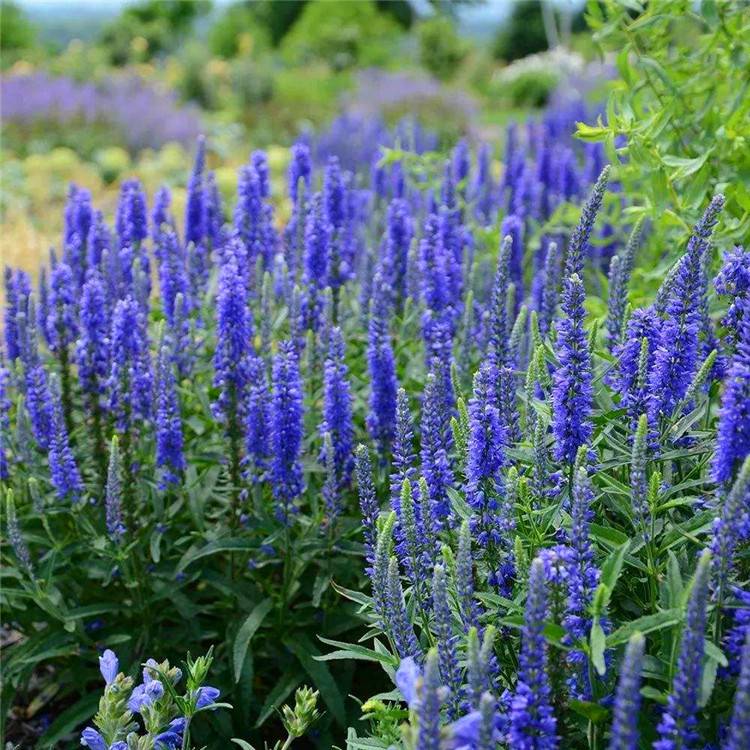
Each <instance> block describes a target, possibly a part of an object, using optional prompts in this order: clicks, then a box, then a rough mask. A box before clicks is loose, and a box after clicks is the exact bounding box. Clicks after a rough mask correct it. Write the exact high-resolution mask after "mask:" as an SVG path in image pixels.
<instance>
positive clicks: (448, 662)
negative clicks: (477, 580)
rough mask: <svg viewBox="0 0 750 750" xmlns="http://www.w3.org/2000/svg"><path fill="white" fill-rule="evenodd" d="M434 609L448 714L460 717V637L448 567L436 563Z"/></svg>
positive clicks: (452, 716)
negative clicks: (455, 631)
mask: <svg viewBox="0 0 750 750" xmlns="http://www.w3.org/2000/svg"><path fill="white" fill-rule="evenodd" d="M432 612H433V618H434V630H435V638H436V640H437V649H438V661H439V664H440V679H441V682H442V683H443V685H445V686H446V687H447V688H448V689H449V690H450V695H449V697H448V717H449V718H450V719H451V720H454V719H457V718H458V713H459V708H460V704H461V669H460V668H459V664H458V653H457V650H456V641H457V637H456V636H455V635H454V634H453V613H452V612H451V608H450V604H449V601H448V585H447V581H446V575H445V568H444V567H443V566H442V565H436V566H435V570H434V572H433V577H432Z"/></svg>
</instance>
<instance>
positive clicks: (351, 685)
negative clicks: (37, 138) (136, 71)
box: [0, 102, 750, 750]
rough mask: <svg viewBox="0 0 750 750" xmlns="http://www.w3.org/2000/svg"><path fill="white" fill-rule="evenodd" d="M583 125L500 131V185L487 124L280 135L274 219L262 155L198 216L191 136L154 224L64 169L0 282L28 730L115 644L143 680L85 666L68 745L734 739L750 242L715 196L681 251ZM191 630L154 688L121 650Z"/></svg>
mask: <svg viewBox="0 0 750 750" xmlns="http://www.w3.org/2000/svg"><path fill="white" fill-rule="evenodd" d="M584 116H585V109H584V106H583V104H581V103H580V102H579V103H574V104H572V105H570V106H564V107H563V106H559V107H557V108H556V109H555V110H553V111H549V112H546V113H545V114H544V115H543V116H541V117H540V118H539V119H536V120H532V121H529V122H528V123H526V124H525V125H524V126H519V125H513V126H511V127H510V128H509V130H508V133H507V136H506V144H505V152H504V154H503V155H502V170H501V177H500V180H498V179H497V177H498V171H497V169H496V168H495V167H496V166H497V165H496V164H495V163H494V162H495V157H496V156H499V155H494V154H493V153H492V149H491V147H490V145H487V144H485V145H481V146H479V147H478V148H477V150H476V153H474V151H473V150H472V148H471V147H470V145H469V144H468V143H467V142H464V141H461V142H459V143H458V144H457V145H456V147H455V148H454V149H453V151H452V152H451V153H450V154H448V155H447V158H446V154H440V153H436V152H429V153H421V154H420V153H417V152H416V151H414V150H410V149H408V148H398V149H392V148H388V147H387V146H385V145H382V146H381V148H380V149H378V153H379V157H378V158H377V159H376V160H373V154H372V151H369V152H368V153H367V155H366V157H365V158H362V159H357V158H356V157H355V156H352V157H351V159H352V163H351V164H347V165H346V166H344V165H342V163H341V162H340V161H339V160H338V159H337V158H336V157H331V158H329V159H327V160H326V162H325V164H324V166H323V168H322V169H318V168H316V167H315V166H314V163H315V160H314V159H313V155H312V154H311V150H310V148H309V146H308V145H307V144H306V143H305V142H304V141H300V142H298V143H297V144H295V145H294V146H293V147H292V149H291V152H290V160H289V169H288V175H287V180H286V185H285V187H284V188H283V194H284V200H285V201H288V203H289V205H290V209H291V210H290V212H289V219H288V221H287V222H286V223H285V224H284V225H281V224H280V223H279V221H278V220H277V218H276V212H275V209H276V206H277V201H278V200H279V193H280V192H282V191H281V190H280V185H279V181H280V180H279V178H280V176H279V175H276V174H273V173H272V171H271V170H270V168H269V163H268V160H267V158H266V155H265V154H264V153H263V152H261V151H256V152H254V153H252V154H251V156H250V158H249V160H248V163H247V164H246V165H245V166H243V167H242V168H241V169H240V171H239V174H238V183H237V195H236V198H235V199H234V201H233V203H232V205H231V206H226V205H225V201H224V197H223V196H222V195H221V194H220V193H219V191H218V189H217V185H216V180H215V178H214V175H213V172H212V171H211V169H210V166H211V163H212V159H213V154H211V153H210V150H209V148H208V146H207V144H206V143H205V142H204V141H203V140H202V139H200V140H199V141H198V147H197V153H196V158H195V162H194V165H193V168H192V170H191V171H190V174H189V176H188V188H187V200H186V209H185V216H184V220H182V221H179V220H178V218H177V217H176V216H175V215H174V213H173V211H172V208H171V196H170V192H169V190H168V189H167V188H162V189H161V190H159V191H158V192H157V194H156V195H155V196H153V197H152V198H151V199H149V197H148V196H146V194H145V193H144V191H143V189H142V187H141V185H140V184H139V183H138V182H137V181H134V180H127V181H125V182H124V183H123V185H122V187H121V191H120V197H119V202H118V205H117V209H116V211H115V215H114V217H113V218H114V221H113V223H112V224H111V225H110V223H109V222H108V220H107V218H106V217H105V216H104V215H103V214H101V213H100V212H99V211H97V210H96V209H95V208H94V206H93V205H92V199H91V196H90V194H89V193H88V192H87V190H86V189H85V188H83V187H75V186H73V187H71V190H70V194H69V199H68V202H67V206H66V209H65V229H64V235H63V237H62V242H61V246H60V248H58V249H56V250H54V251H53V252H52V253H51V257H50V262H49V266H48V267H47V268H46V269H45V271H44V273H40V274H39V275H38V277H37V279H36V280H35V281H32V279H31V278H30V277H29V275H27V274H26V273H25V272H23V271H21V270H17V269H7V270H6V272H5V288H6V295H5V298H6V308H5V313H4V327H3V330H4V350H3V359H2V367H0V427H2V432H0V480H1V481H2V483H3V484H2V486H3V494H4V496H5V502H4V506H5V507H6V508H7V511H6V516H5V521H6V523H5V530H6V535H5V537H4V541H5V542H7V543H4V544H3V547H2V554H3V558H4V561H6V562H7V563H8V565H7V574H6V585H4V586H3V590H2V594H1V595H2V597H3V600H2V601H3V605H4V606H5V608H6V611H7V612H9V616H8V621H9V622H10V623H12V627H13V630H14V631H15V632H16V633H17V634H18V637H17V639H16V641H15V643H14V644H13V645H12V646H11V647H10V648H9V649H8V654H7V658H6V661H5V663H4V677H5V682H6V684H7V685H8V686H9V687H8V689H9V691H10V692H9V695H10V698H9V700H11V701H15V702H16V703H19V704H21V705H23V703H24V702H26V701H28V699H29V695H30V693H32V692H33V691H34V687H33V686H34V685H36V684H38V682H37V681H36V680H37V678H39V677H40V675H42V674H44V672H43V670H42V667H49V668H51V669H52V670H54V674H55V679H56V683H57V684H58V685H59V688H58V691H59V695H58V696H57V697H58V698H60V699H62V700H63V701H64V704H65V705H66V708H65V709H64V710H61V711H60V712H59V715H58V716H56V718H55V720H54V721H53V722H52V723H51V725H50V726H49V728H48V729H47V730H46V733H45V734H44V736H43V737H41V738H40V746H45V747H46V746H52V745H54V744H55V743H56V742H60V741H63V740H64V738H66V737H68V736H69V735H70V733H71V732H72V731H73V730H75V729H76V728H77V727H78V726H79V723H80V721H81V719H82V718H86V717H88V716H90V715H91V714H92V713H93V712H94V706H93V704H92V702H91V696H90V695H88V694H87V692H86V689H85V686H86V684H87V682H88V681H89V680H90V678H91V676H92V673H93V671H94V669H95V665H96V657H97V655H98V654H99V652H100V651H102V650H103V649H105V648H115V647H116V648H117V650H118V653H119V655H120V657H121V658H122V659H123V663H125V662H127V663H129V664H145V666H144V670H145V671H144V673H143V681H142V682H141V683H140V684H139V685H137V686H134V685H133V683H132V681H130V678H128V677H124V676H118V666H117V664H116V663H115V657H114V654H113V653H112V652H110V651H106V652H105V655H104V656H102V660H103V661H102V674H103V675H104V678H105V682H106V684H107V686H106V688H105V694H104V697H103V698H102V702H101V704H100V711H99V713H98V714H97V716H96V719H95V720H94V725H93V726H89V727H87V728H86V729H85V730H84V734H83V739H84V740H85V742H86V743H88V746H89V747H95V748H97V749H98V748H101V747H105V748H110V749H111V748H112V747H114V748H116V750H122V747H123V745H122V744H118V743H127V744H126V745H125V747H127V748H129V750H132V748H133V747H137V748H139V749H140V748H144V747H151V746H153V747H155V748H156V747H158V746H159V744H158V743H161V744H162V745H165V746H166V747H170V746H171V745H169V743H170V742H178V743H179V742H181V747H185V748H186V747H189V746H190V743H191V742H192V743H194V744H195V745H196V746H201V745H206V746H208V747H213V746H219V745H221V743H224V744H227V743H228V742H229V740H231V739H232V738H233V737H236V736H240V735H242V736H246V735H247V732H248V731H250V730H249V728H250V727H252V731H253V732H254V733H253V735H252V737H251V738H250V739H251V741H253V742H255V743H256V744H258V743H260V744H262V743H263V742H265V743H267V744H269V745H273V744H274V743H276V742H277V741H278V742H279V743H281V744H280V745H279V747H282V748H286V747H288V745H289V743H291V742H292V741H293V740H294V739H295V738H297V737H299V736H301V735H302V734H304V733H305V732H306V731H307V730H308V729H309V728H310V726H311V725H312V723H313V722H314V721H315V737H314V741H315V742H316V744H317V745H318V746H320V747H325V748H328V747H333V746H336V745H341V744H342V740H341V737H342V736H344V733H345V732H346V727H349V731H348V734H347V739H346V742H347V744H348V747H350V748H373V747H383V748H385V747H390V746H394V747H397V748H398V747H401V748H404V749H409V750H411V749H412V748H415V749H419V750H432V749H435V750H437V749H438V748H465V749H466V750H472V749H473V750H480V749H481V750H484V749H485V748H497V747H504V746H505V747H512V748H555V747H590V748H601V747H604V746H605V745H606V744H607V743H608V744H609V745H610V746H611V747H614V748H634V747H638V746H639V743H640V745H641V746H644V747H645V746H649V745H651V744H653V743H656V744H655V746H656V747H658V748H660V750H666V749H667V748H690V747H698V746H700V747H703V746H706V745H708V746H713V747H720V746H723V745H722V743H725V742H734V743H735V746H737V747H741V746H743V742H744V741H745V739H744V738H746V736H747V726H746V724H747V716H746V713H747V703H748V696H747V694H746V693H747V682H748V680H747V673H748V670H749V669H750V667H748V664H747V662H748V658H750V657H749V656H748V654H749V653H750V650H749V649H748V648H747V647H746V646H745V643H746V639H747V638H748V623H750V604H748V601H749V600H750V593H748V592H747V591H746V590H745V588H744V582H745V580H746V578H747V573H748V571H747V565H746V560H745V557H746V555H745V554H744V552H745V548H746V543H747V538H748V534H750V521H748V509H749V502H748V501H749V500H750V496H749V494H748V493H750V459H749V458H748V454H750V429H749V428H748V404H750V381H749V380H748V377H747V374H748V368H750V359H749V357H750V310H748V307H747V304H748V295H747V286H748V285H747V283H745V282H746V280H747V278H750V273H749V272H748V268H750V262H749V259H750V254H749V253H747V252H746V251H744V250H743V249H742V248H729V247H726V248H725V247H722V248H721V250H722V251H724V253H725V255H724V259H723V261H719V258H718V253H716V252H714V250H715V248H714V246H713V244H712V243H713V239H712V238H713V236H714V230H715V228H716V227H717V226H719V225H720V223H721V221H722V215H723V209H724V204H725V201H724V198H723V196H722V195H720V194H717V195H715V196H714V197H713V199H712V200H711V201H710V202H708V203H707V204H706V205H705V206H702V207H701V211H702V215H700V216H696V217H686V219H685V221H687V219H688V218H689V219H690V220H691V221H693V224H692V226H693V229H692V232H691V234H690V237H689V239H688V240H687V241H686V242H684V243H681V242H680V237H679V235H678V234H677V229H676V228H675V232H674V233H673V234H668V235H660V236H656V237H655V236H651V235H649V228H648V227H645V226H643V225H642V224H641V223H640V222H638V221H636V222H633V223H632V224H631V222H630V219H629V216H630V214H629V213H628V211H627V208H628V205H629V204H628V196H627V195H623V194H621V193H619V191H618V182H617V178H618V174H617V171H616V170H612V169H611V168H610V167H609V166H607V165H606V164H605V163H604V154H603V149H602V148H601V147H599V146H596V145H590V144H582V143H579V142H576V141H574V140H572V138H571V137H570V135H569V134H570V133H571V132H572V131H573V130H574V121H575V120H576V119H578V118H580V117H584ZM355 140H356V139H355ZM404 143H407V144H408V140H405V142H404ZM356 152H357V149H352V150H351V152H350V153H351V154H356ZM665 248H667V249H669V251H670V252H669V254H668V257H665V253H666V250H665ZM672 249H674V252H672ZM720 263H721V265H720ZM639 264H644V265H646V266H656V265H658V264H662V265H663V266H666V265H667V264H668V265H669V272H668V273H665V274H664V275H663V278H660V279H659V281H660V282H661V283H660V286H659V288H658V289H650V288H644V289H642V290H639V299H640V298H643V297H647V298H648V299H647V301H646V303H645V304H643V305H640V306H634V305H633V304H631V301H630V297H631V291H632V290H631V287H632V286H633V283H632V280H633V276H634V273H635V269H637V268H638V266H639ZM714 276H716V280H715V281H712V279H713V278H714ZM34 287H36V288H34ZM632 296H633V297H634V296H635V295H632ZM605 300H606V302H605ZM368 579H369V593H368V594H366V593H365V591H366V590H368V583H367V581H368ZM363 628H366V631H365V633H364V635H362V629H363ZM360 636H361V640H360V642H358V643H354V641H355V639H357V638H360ZM209 644H213V646H214V650H213V651H211V652H210V655H209V657H206V658H204V659H203V660H202V661H201V660H196V661H195V662H192V661H190V660H188V666H187V670H186V692H185V693H184V694H178V692H177V688H176V684H177V682H178V681H179V677H178V674H177V672H175V671H174V670H173V669H170V667H169V665H168V662H164V663H163V664H156V663H154V662H150V661H146V660H147V658H148V657H149V655H150V654H152V653H158V654H160V655H161V656H166V657H167V658H169V659H171V660H172V661H174V660H175V659H176V658H178V657H179V655H180V654H181V653H182V652H183V650H185V649H188V648H189V649H190V650H192V651H193V652H197V651H199V650H201V651H205V650H206V649H207V648H208V646H209ZM626 646H627V647H626ZM330 647H333V650H331V648H330ZM623 650H624V651H625V653H624V654H623V653H622V651H623ZM209 663H211V666H212V683H214V684H215V685H216V687H215V688H213V687H211V688H209V687H208V686H205V685H204V682H205V678H206V673H207V670H208V665H209ZM373 663H377V664H380V665H382V667H383V670H384V673H383V674H381V673H380V670H374V669H373V667H372V664H373ZM32 676H34V678H35V680H32V679H31V678H32ZM303 682H305V683H312V685H313V687H312V688H311V689H310V690H309V691H305V690H303V691H299V692H298V693H297V698H296V705H295V708H294V709H291V708H288V709H286V710H284V711H283V712H282V713H281V716H280V717H279V718H278V719H276V711H277V709H279V707H281V706H282V704H284V703H285V701H286V700H287V698H288V697H289V696H290V695H291V694H292V693H293V692H294V691H295V689H296V688H298V686H300V685H301V684H302V683H303ZM218 691H220V694H221V695H222V696H226V698H227V700H228V701H229V702H231V703H232V704H233V705H234V706H235V707H236V708H235V710H234V711H233V712H231V713H230V712H229V711H227V712H216V713H214V712H210V713H207V714H206V715H205V716H204V717H201V719H200V720H198V721H195V722H194V721H193V718H194V717H195V715H196V714H197V713H199V712H201V711H203V710H204V709H206V708H209V707H210V704H214V703H215V701H216V700H217V698H218V695H219V692H218ZM314 691H316V692H314ZM373 693H374V695H373ZM318 694H319V696H320V700H321V703H322V704H323V705H324V707H325V712H324V713H323V715H322V716H320V717H319V716H318V713H317V708H316V705H317V704H316V701H317V696H318ZM350 695H356V696H358V697H359V698H362V699H363V700H365V702H364V703H363V704H362V705H361V707H362V710H361V711H360V710H359V706H357V704H356V703H355V701H353V700H351V699H350V698H349V697H348V696H350ZM368 695H373V697H372V698H371V699H370V700H366V699H367V696H368ZM14 696H15V697H14ZM361 713H364V717H365V718H366V719H367V720H368V721H369V725H370V730H369V731H365V729H364V725H363V724H361V723H360V724H358V725H356V726H355V722H356V721H357V718H358V716H359V715H360V714H361ZM160 736H161V737H162V739H159V737H160ZM284 736H286V739H284ZM178 737H179V741H178V739H177V738H178ZM280 738H281V739H280ZM243 742H244V744H245V745H247V743H246V742H245V741H241V742H239V743H238V744H240V745H241V746H243V747H244V745H243V744H242V743H243ZM92 743H93V744H92ZM97 743H98V744H97ZM148 743H151V745H149V744H148ZM730 746H731V745H730ZM248 747H249V745H248Z"/></svg>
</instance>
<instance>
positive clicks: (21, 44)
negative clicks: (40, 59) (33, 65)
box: [0, 2, 36, 52]
mask: <svg viewBox="0 0 750 750" xmlns="http://www.w3.org/2000/svg"><path fill="white" fill-rule="evenodd" d="M35 42H36V29H35V28H34V26H33V25H32V23H31V22H30V21H29V19H28V18H27V17H26V14H25V13H24V12H23V11H22V10H21V9H20V8H19V7H18V6H17V5H16V4H15V3H12V2H2V3H0V49H2V50H4V51H6V52H8V51H11V50H19V49H28V48H29V47H33V46H34V43H35Z"/></svg>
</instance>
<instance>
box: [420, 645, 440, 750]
mask: <svg viewBox="0 0 750 750" xmlns="http://www.w3.org/2000/svg"><path fill="white" fill-rule="evenodd" d="M417 695H418V700H417V704H416V709H415V711H416V714H417V745H416V750H440V708H441V706H442V703H443V700H444V695H445V693H444V690H443V686H442V685H441V683H440V668H439V666H438V655H437V653H436V650H435V649H431V650H430V652H429V653H428V654H427V659H426V660H425V666H424V674H423V676H422V678H421V680H420V681H419V683H418V688H417Z"/></svg>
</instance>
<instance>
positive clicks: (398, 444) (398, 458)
mask: <svg viewBox="0 0 750 750" xmlns="http://www.w3.org/2000/svg"><path fill="white" fill-rule="evenodd" d="M391 453H392V457H391V476H390V488H391V508H393V510H394V511H396V516H397V517H400V513H401V511H400V498H401V488H402V486H403V484H404V479H409V480H413V479H414V474H415V471H416V468H415V464H416V455H415V453H414V427H413V423H412V416H411V410H410V408H409V397H408V395H407V394H406V391H405V390H404V389H403V388H399V389H398V393H397V394H396V430H395V433H394V436H393V448H392V450H391Z"/></svg>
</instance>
